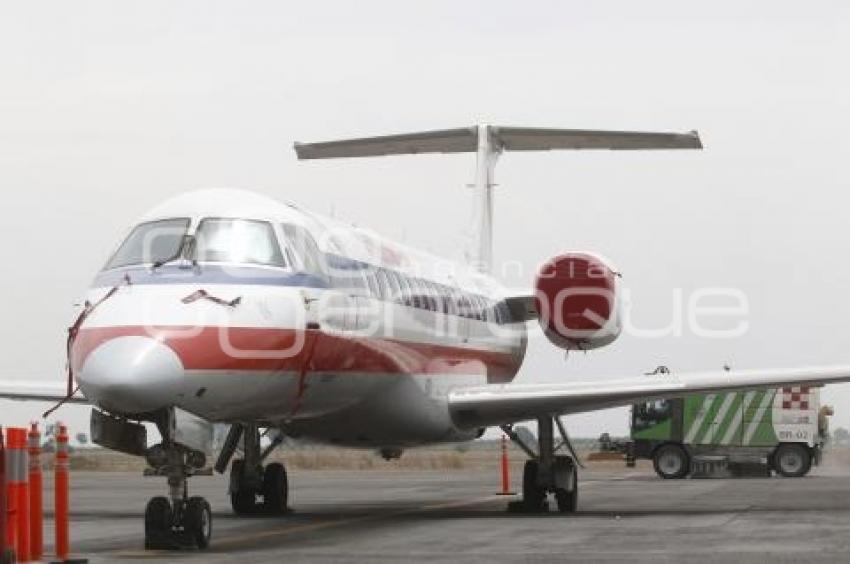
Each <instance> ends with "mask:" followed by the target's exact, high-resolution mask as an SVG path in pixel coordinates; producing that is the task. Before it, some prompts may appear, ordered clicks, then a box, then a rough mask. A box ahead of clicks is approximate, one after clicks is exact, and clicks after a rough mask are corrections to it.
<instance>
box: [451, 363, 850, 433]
mask: <svg viewBox="0 0 850 564" xmlns="http://www.w3.org/2000/svg"><path fill="white" fill-rule="evenodd" d="M847 381H850V366H831V367H812V368H789V369H778V370H741V371H735V372H726V371H717V372H700V373H693V374H683V375H668V374H664V375H652V376H644V377H640V378H634V377H633V378H628V379H621V380H607V381H606V380H596V381H590V382H570V383H563V384H503V385H490V386H476V387H469V388H459V389H456V390H454V391H452V392H451V393H450V394H449V409H450V411H451V414H452V418H453V419H454V421H455V423H456V424H457V425H459V426H461V427H464V428H472V427H491V426H495V425H503V424H506V423H515V422H517V421H525V420H529V419H534V418H536V417H539V416H543V415H568V414H571V413H582V412H586V411H594V410H597V409H605V408H609V407H618V406H624V405H630V404H632V403H635V402H640V401H650V400H655V399H664V398H675V397H682V396H685V395H689V394H696V393H704V392H723V391H737V390H747V389H759V388H775V387H779V386H789V385H808V386H817V385H823V384H828V383H831V382H847Z"/></svg>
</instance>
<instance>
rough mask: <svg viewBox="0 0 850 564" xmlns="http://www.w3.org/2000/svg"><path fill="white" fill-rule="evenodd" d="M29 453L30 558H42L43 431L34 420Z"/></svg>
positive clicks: (28, 441)
mask: <svg viewBox="0 0 850 564" xmlns="http://www.w3.org/2000/svg"><path fill="white" fill-rule="evenodd" d="M27 450H28V454H29V476H28V483H29V498H30V560H41V557H42V555H43V553H44V537H43V533H44V531H43V521H44V514H43V503H42V487H43V480H42V476H41V433H40V432H39V430H38V423H35V422H33V423H32V424H31V425H30V430H29V433H27Z"/></svg>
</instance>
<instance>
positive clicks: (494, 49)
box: [0, 0, 850, 436]
mask: <svg viewBox="0 0 850 564" xmlns="http://www.w3.org/2000/svg"><path fill="white" fill-rule="evenodd" d="M848 27H849V26H848V8H847V7H846V2H837V1H836V2H807V3H799V2H785V1H782V2H777V1H775V0H774V1H764V2H746V3H744V2H732V1H728V2H719V1H718V2H710V3H684V2H680V1H670V2H630V1H625V2H604V3H603V2H563V1H559V2H522V3H517V2H494V1H492V0H490V1H486V2H484V1H481V2H471V1H470V2H448V1H447V2H429V3H427V4H426V3H417V4H414V3H412V2H398V1H386V2H299V3H295V2H285V3H284V2H229V3H224V2H209V1H198V2H174V1H167V2H153V1H147V2H136V3H128V2H121V3H116V2H5V3H3V4H2V5H0V188H2V191H3V192H2V194H3V201H4V208H3V209H4V213H3V219H2V222H0V235H1V236H0V256H2V258H3V266H2V268H3V276H2V281H0V284H2V286H0V288H1V289H2V292H0V300H2V315H3V319H4V323H2V324H0V343H2V345H0V346H2V349H0V350H2V354H0V377H3V378H32V379H55V380H61V379H62V378H63V364H64V355H65V352H64V337H65V328H66V327H67V325H68V324H69V323H70V321H71V318H72V312H73V308H72V304H73V303H74V302H75V301H77V300H78V298H79V297H80V296H81V295H82V292H83V291H84V289H85V288H86V286H87V285H88V283H89V282H90V281H91V279H92V277H93V276H94V274H95V273H96V271H97V270H98V269H99V268H100V267H101V266H102V264H103V263H104V261H105V260H106V258H107V256H108V255H109V253H110V251H111V250H112V249H113V248H114V246H115V245H116V244H117V243H118V239H119V238H120V237H121V236H122V234H123V233H124V231H125V230H126V229H127V228H128V226H129V225H131V224H132V222H133V221H134V220H135V218H136V217H137V216H139V215H141V214H142V213H143V212H144V211H146V210H147V209H148V208H150V207H152V206H153V205H155V204H156V203H158V202H160V201H161V200H163V199H165V198H168V197H170V196H173V195H175V194H178V193H180V192H182V191H185V190H190V189H195V188H203V187H220V186H228V187H237V188H246V189H251V190H256V191H258V192H262V193H264V194H268V195H270V196H273V197H276V198H281V199H285V200H292V201H295V202H298V203H299V204H301V205H303V206H305V207H308V208H312V209H314V210H316V211H319V212H325V213H327V212H331V211H332V212H333V213H334V214H335V215H336V216H337V217H341V218H343V219H347V220H350V221H353V222H356V223H358V224H360V225H365V226H369V227H371V228H373V229H375V230H376V231H378V232H380V233H383V234H385V235H387V236H389V237H392V238H397V239H400V240H404V241H405V242H406V243H408V244H411V245H413V246H419V247H423V248H426V249H428V250H431V251H434V252H437V253H439V254H443V255H447V256H457V249H459V248H462V246H463V245H464V244H465V243H466V241H467V238H468V235H469V225H468V224H469V219H470V217H471V194H470V191H469V190H468V189H467V188H466V187H465V185H466V184H467V183H469V182H470V181H471V180H472V177H473V170H474V159H473V157H472V156H471V155H452V156H415V157H394V158H383V159H359V160H340V161H336V162H330V161H329V162H321V161H318V162H304V163H299V162H297V161H296V159H295V155H294V153H293V151H292V149H291V146H292V143H293V141H296V140H299V141H313V140H325V139H333V138H342V137H350V136H362V135H371V134H383V133H396V132H406V131H418V130H424V129H439V128H445V127H459V126H465V125H472V124H474V123H476V122H489V123H494V124H505V125H527V126H544V127H546V126H548V127H577V128H600V129H601V128H610V129H646V130H675V131H686V130H690V129H698V130H699V131H700V134H701V136H702V139H703V141H704V143H705V146H706V150H705V151H702V152H686V151H682V152H656V153H652V152H634V153H616V152H598V153H578V152H574V153H568V152H553V153H539V154H507V155H505V156H504V157H503V158H502V159H501V161H500V163H499V165H498V168H497V170H496V181H497V182H498V184H499V187H498V188H497V190H498V192H497V202H496V216H495V217H496V224H495V225H496V228H495V244H496V247H495V257H496V261H497V262H498V261H506V260H511V261H516V260H519V261H522V262H523V264H525V265H526V272H525V273H524V275H522V276H512V277H511V278H510V279H505V280H504V282H505V283H506V284H509V285H511V286H518V287H521V286H529V285H530V284H531V280H532V278H533V269H534V265H535V264H537V263H539V262H540V261H542V260H544V259H546V258H548V257H550V256H552V255H553V254H555V253H558V252H560V251H564V250H569V249H588V250H597V251H599V252H602V253H604V254H605V255H607V256H609V257H610V258H611V259H612V260H613V261H614V262H615V263H616V264H617V265H618V266H619V268H620V270H621V271H622V272H623V274H624V279H623V280H624V283H625V285H626V286H627V288H628V289H629V292H630V294H631V298H632V300H631V308H630V317H631V319H632V320H633V323H634V324H635V325H637V326H639V327H642V328H659V327H664V326H666V325H669V324H670V322H671V321H672V319H673V318H674V317H675V316H676V314H675V313H674V306H673V300H674V296H675V295H676V292H677V291H678V292H682V295H683V296H684V298H685V300H687V299H688V297H689V296H690V295H692V294H693V292H694V291H696V290H698V289H699V288H704V287H717V286H720V287H728V288H735V289H739V290H740V291H742V292H743V293H744V294H745V295H746V296H747V299H748V302H749V310H750V313H749V315H748V316H747V320H748V324H749V328H748V331H747V332H746V333H745V334H744V335H742V336H740V337H738V338H734V339H704V338H700V337H699V336H697V335H695V334H693V332H692V331H689V330H688V329H687V324H686V327H685V330H684V331H683V332H682V334H681V335H679V336H667V337H665V338H645V337H639V336H635V335H629V334H626V335H624V336H623V337H621V338H620V339H619V341H617V342H616V343H615V344H614V345H612V346H611V347H609V348H607V349H603V350H600V351H596V352H593V353H589V354H586V355H571V356H570V357H569V358H566V359H565V355H564V354H563V352H561V351H558V350H556V349H554V348H553V347H552V346H550V345H549V344H548V343H547V342H546V341H545V340H540V339H537V340H534V341H533V342H532V344H531V347H530V350H529V355H528V359H527V361H526V365H525V366H524V368H523V370H522V372H521V375H520V377H519V381H521V382H532V381H568V380H571V379H572V380H586V379H591V378H599V379H602V378H607V377H623V376H631V375H634V376H635V377H639V376H640V374H641V373H642V372H644V371H647V370H649V369H651V368H653V367H655V366H656V365H659V364H666V365H668V366H670V367H671V369H673V370H674V371H686V370H701V369H711V368H717V367H720V366H721V365H722V364H724V363H729V364H731V365H732V366H734V367H737V368H744V367H773V366H776V367H781V366H791V365H805V364H833V363H850V348H848V344H850V340H849V339H848V327H847V320H848V317H850V296H848V293H847V292H846V289H847V288H848V283H850V263H848V261H847V255H848V250H850V244H848V240H847V237H846V234H845V233H846V231H847V220H848V209H847V203H848V195H847V190H848V188H850V186H849V185H850V182H848V179H849V176H848V172H847V164H846V163H847V160H848V155H850V151H848V149H850V141H848V136H847V131H848V125H850V119H848V109H850V102H848V100H850V86H849V84H850V83H848V78H847V77H848V73H847V63H846V54H847V53H848V52H850V30H848ZM681 315H682V314H678V317H680V318H681ZM824 396H825V397H826V399H827V401H828V402H829V403H832V404H834V405H835V406H836V415H835V418H834V422H833V424H834V425H843V426H850V387H848V386H832V387H830V388H829V389H828V390H827V391H826V392H825V393H824ZM7 406H8V407H7ZM3 408H4V414H3V415H2V416H1V417H0V423H2V424H4V425H9V424H13V423H17V424H22V423H25V422H26V421H27V420H28V419H29V418H32V417H34V416H36V415H37V414H38V413H40V411H41V410H42V409H43V406H40V405H39V406H36V405H26V404H7V403H6V402H4V403H3ZM64 417H65V418H66V419H71V420H72V422H73V423H74V425H75V426H77V427H79V429H81V430H85V429H86V427H87V418H86V411H85V410H83V409H82V408H66V409H65V414H64ZM626 419H627V415H626V412H625V411H624V410H622V409H619V410H609V411H606V412H602V413H601V414H594V415H592V416H575V417H571V418H570V425H571V428H572V433H573V434H574V435H579V436H590V435H596V434H598V433H600V432H602V431H611V432H614V433H623V432H625V430H626V428H627V421H626Z"/></svg>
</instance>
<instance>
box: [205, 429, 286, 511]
mask: <svg viewBox="0 0 850 564" xmlns="http://www.w3.org/2000/svg"><path fill="white" fill-rule="evenodd" d="M240 438H241V439H242V442H243V445H244V446H243V453H244V457H243V458H240V459H237V460H234V461H233V463H232V464H231V466H230V488H229V493H230V505H231V507H233V512H234V513H236V514H237V515H256V514H261V513H262V514H266V515H282V514H284V513H286V512H288V511H289V509H288V507H287V502H288V498H289V480H288V478H287V475H286V468H284V466H283V464H280V463H279V462H272V463H271V464H267V465H265V466H263V461H264V460H265V459H266V458H267V457H268V455H269V454H271V452H272V451H273V450H274V449H275V448H276V447H277V446H278V445H279V444H280V442H281V441H282V435H280V434H277V435H275V436H274V438H273V439H272V442H271V444H269V446H268V447H266V449H265V450H262V451H261V448H260V430H259V428H258V427H257V425H256V424H251V423H247V424H235V425H233V426H232V427H231V428H230V432H229V433H228V436H227V439H226V440H225V449H223V450H222V456H221V457H219V460H218V462H217V463H216V470H218V471H219V472H223V471H224V469H225V468H227V462H228V459H229V458H230V457H232V456H233V453H234V452H235V450H236V446H237V445H238V443H239V440H240ZM228 450H229V452H227V451H228Z"/></svg>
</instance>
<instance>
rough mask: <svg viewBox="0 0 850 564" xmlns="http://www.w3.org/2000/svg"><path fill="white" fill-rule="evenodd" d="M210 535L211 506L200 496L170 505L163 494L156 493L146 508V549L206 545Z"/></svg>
mask: <svg viewBox="0 0 850 564" xmlns="http://www.w3.org/2000/svg"><path fill="white" fill-rule="evenodd" d="M211 538H212V510H211V509H210V504H209V503H208V502H207V500H206V499H204V498H202V497H200V496H194V497H190V498H189V499H184V500H180V501H179V502H177V503H176V504H174V505H172V503H171V501H169V500H168V498H166V497H162V496H159V497H155V498H153V499H151V500H150V501H149V502H148V505H147V507H146V508H145V548H146V549H169V550H173V549H180V548H199V549H205V548H207V547H208V546H209V545H210V539H211Z"/></svg>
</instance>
